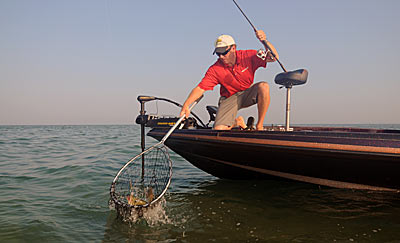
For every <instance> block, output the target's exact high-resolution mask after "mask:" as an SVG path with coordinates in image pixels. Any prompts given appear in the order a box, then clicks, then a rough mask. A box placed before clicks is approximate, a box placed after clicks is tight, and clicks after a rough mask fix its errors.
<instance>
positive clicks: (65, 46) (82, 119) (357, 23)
mask: <svg viewBox="0 0 400 243" xmlns="http://www.w3.org/2000/svg"><path fill="white" fill-rule="evenodd" d="M238 3H239V4H240V5H241V7H242V9H243V10H244V11H245V12H246V14H247V15H248V16H249V18H250V19H251V20H252V21H253V23H254V24H255V25H256V27H258V28H259V29H263V30H264V31H265V32H266V34H267V38H268V39H269V41H271V42H272V43H273V44H274V45H275V47H276V48H277V50H278V52H279V54H280V58H281V61H282V63H283V64H284V65H285V66H286V68H287V69H289V70H294V69H298V68H306V69H308V71H309V79H308V82H307V84H305V85H303V86H299V87H295V88H294V89H293V90H292V113H291V122H292V123H400V98H399V97H400V96H399V94H398V93H399V92H400V75H399V73H398V72H397V71H398V70H399V69H400V61H399V59H400V46H399V45H400V14H399V11H400V1H398V0H336V1H320V0H305V1H300V0H293V1H277V0H275V1H272V0H268V1H267V0H252V1H244V0H238ZM220 34H230V35H232V36H233V37H234V38H235V40H236V42H237V43H238V49H259V48H261V47H262V45H261V44H260V43H259V42H258V40H257V39H256V37H255V36H254V33H253V31H252V29H251V28H250V26H249V24H248V23H247V22H246V21H245V19H244V18H243V17H242V15H241V14H240V12H239V11H238V9H237V8H236V6H235V5H234V4H233V2H232V1H231V0H201V1H198V0H197V1H191V0H170V1H134V0H131V1H128V0H126V1H113V0H79V1H78V0H64V1H61V0H47V1H44V0H26V1H21V0H0V125H5V124H129V123H134V120H135V117H136V116H137V114H138V110H139V103H138V102H137V100H136V97H137V96H138V95H141V94H146V95H154V96H159V97H166V98H170V99H172V100H175V101H177V102H179V103H183V101H184V100H185V98H186V97H187V95H188V93H189V92H190V91H191V89H192V88H193V87H195V85H197V84H198V82H199V81H200V80H201V78H202V77H203V75H204V73H205V71H206V70H207V68H208V67H209V66H210V65H211V64H212V63H214V62H215V60H216V57H215V56H213V55H212V51H213V42H214V41H215V39H216V37H217V36H219V35H220ZM279 72H281V70H280V67H279V65H278V64H277V63H271V64H269V65H268V67H267V69H259V70H258V71H257V73H256V78H255V80H256V81H261V80H265V81H268V82H269V84H270V87H271V106H270V109H269V111H268V113H267V116H266V120H265V124H271V123H274V124H278V123H284V117H285V110H284V109H285V95H286V92H285V89H279V86H278V85H276V84H275V83H274V81H273V79H274V77H275V75H276V74H278V73H279ZM218 96H219V87H216V88H215V89H214V91H209V92H207V93H206V95H205V98H204V99H203V100H202V101H201V102H200V104H199V105H198V106H197V107H196V108H195V112H196V113H197V114H198V115H199V116H200V117H202V118H203V120H204V121H207V120H208V117H207V113H206V111H205V106H206V105H209V104H214V105H215V104H216V103H217V99H218ZM156 105H157V104H156V103H153V104H152V103H148V105H147V107H148V113H155V112H157V109H158V113H159V114H171V115H177V114H178V109H177V108H175V107H173V106H171V105H168V104H162V103H161V102H159V103H158V105H157V106H156ZM255 111H256V110H255V108H250V109H248V110H247V111H244V112H241V114H243V115H245V116H248V115H254V116H255V115H256V113H255Z"/></svg>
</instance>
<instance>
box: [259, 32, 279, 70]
mask: <svg viewBox="0 0 400 243" xmlns="http://www.w3.org/2000/svg"><path fill="white" fill-rule="evenodd" d="M256 36H257V38H258V39H259V40H260V41H261V43H262V42H263V41H266V42H267V44H268V46H269V48H271V51H272V53H274V54H275V56H276V58H277V59H279V55H278V52H277V51H276V49H275V47H274V46H273V45H272V44H271V42H269V41H267V36H266V35H265V33H264V31H262V30H257V31H256ZM266 51H267V52H268V50H266ZM267 62H275V58H274V57H273V55H272V54H271V53H268V56H267Z"/></svg>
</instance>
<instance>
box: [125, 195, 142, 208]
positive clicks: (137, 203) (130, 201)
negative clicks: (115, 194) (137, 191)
mask: <svg viewBox="0 0 400 243" xmlns="http://www.w3.org/2000/svg"><path fill="white" fill-rule="evenodd" d="M126 200H128V204H129V205H131V206H144V205H146V204H147V202H146V201H144V200H142V199H140V198H137V197H135V196H134V195H133V192H131V194H130V195H128V196H127V197H126Z"/></svg>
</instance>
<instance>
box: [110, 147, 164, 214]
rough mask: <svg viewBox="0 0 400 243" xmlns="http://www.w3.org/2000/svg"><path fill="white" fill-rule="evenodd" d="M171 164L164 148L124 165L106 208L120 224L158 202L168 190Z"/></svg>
mask: <svg viewBox="0 0 400 243" xmlns="http://www.w3.org/2000/svg"><path fill="white" fill-rule="evenodd" d="M171 175H172V162H171V159H170V157H169V154H168V150H167V149H166V147H165V146H161V147H154V148H152V149H150V150H148V151H145V152H144V153H142V154H140V155H138V156H136V157H135V158H133V159H132V160H131V161H129V162H128V163H127V165H126V166H125V168H123V169H122V171H120V173H119V175H118V176H117V177H116V179H114V182H113V183H112V185H111V190H110V196H111V198H110V207H114V208H115V209H116V210H117V212H118V214H119V215H120V216H122V218H123V219H124V220H127V219H129V218H131V217H133V216H135V217H137V215H139V217H140V216H141V214H142V213H143V209H144V208H146V210H147V208H148V207H150V206H152V205H154V204H156V203H157V201H159V199H160V198H161V197H162V196H163V194H164V193H165V191H166V189H167V187H168V186H169V183H170V180H171Z"/></svg>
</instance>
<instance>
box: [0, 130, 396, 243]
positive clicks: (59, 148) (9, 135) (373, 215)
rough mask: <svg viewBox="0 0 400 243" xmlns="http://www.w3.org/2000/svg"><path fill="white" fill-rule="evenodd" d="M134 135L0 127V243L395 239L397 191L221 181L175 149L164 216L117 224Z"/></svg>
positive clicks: (133, 152) (136, 137)
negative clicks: (114, 201)
mask: <svg viewBox="0 0 400 243" xmlns="http://www.w3.org/2000/svg"><path fill="white" fill-rule="evenodd" d="M361 127H379V128H384V127H387V128H395V129H400V126H399V125H385V126H383V125H378V126H377V125H364V126H361ZM139 132H140V129H139V127H138V126H136V125H126V126H117V125H116V126H0V242H26V241H32V242H38V241H43V240H46V241H49V242H54V241H59V242H76V241H80V242H88V241H91V242H111V241H112V242H115V241H117V242H126V241H130V242H158V241H162V242H398V241H400V230H399V229H400V195H399V194H394V193H379V192H368V191H352V190H343V189H333V188H327V187H319V186H316V185H310V184H303V183H297V182H287V181H284V182H282V181H231V180H220V179H218V178H216V177H213V176H211V175H208V174H206V173H204V172H202V171H200V170H198V169H196V168H194V167H193V166H192V165H190V164H189V163H188V162H187V161H185V160H184V159H182V158H181V157H180V156H178V155H176V154H174V153H172V152H171V154H172V155H171V156H172V160H173V163H174V168H173V169H174V172H173V173H174V174H173V179H172V183H171V187H170V189H169V191H168V193H167V195H166V197H165V200H166V201H165V204H164V206H163V207H162V208H161V209H160V210H159V213H160V212H161V213H163V217H162V218H159V219H158V220H155V221H152V222H147V221H144V220H141V221H139V222H136V223H134V224H128V223H124V222H121V220H119V219H117V218H116V213H115V211H112V210H110V209H109V208H108V199H109V187H110V183H111V181H112V180H113V178H114V176H115V174H116V173H117V171H118V170H119V169H120V168H121V167H122V166H123V165H124V164H125V162H127V161H128V160H129V159H130V158H131V157H133V156H135V155H136V154H138V153H139V152H140V134H139ZM147 142H148V144H154V143H155V141H154V140H153V139H152V138H147Z"/></svg>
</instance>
